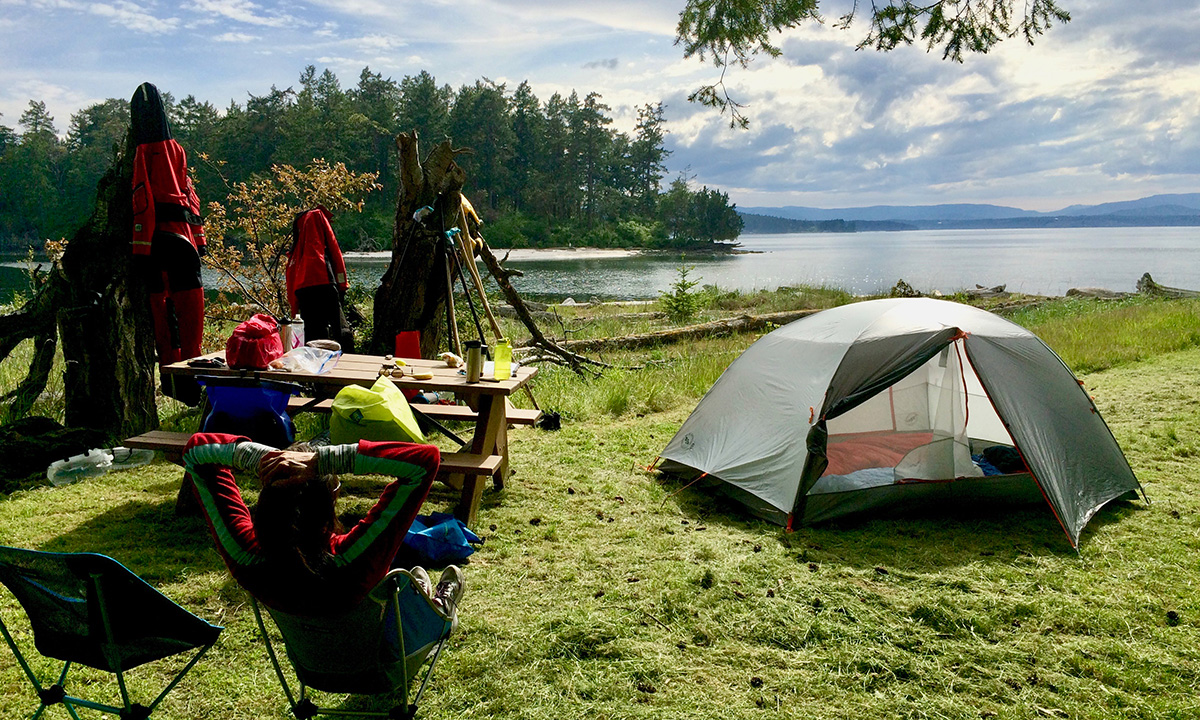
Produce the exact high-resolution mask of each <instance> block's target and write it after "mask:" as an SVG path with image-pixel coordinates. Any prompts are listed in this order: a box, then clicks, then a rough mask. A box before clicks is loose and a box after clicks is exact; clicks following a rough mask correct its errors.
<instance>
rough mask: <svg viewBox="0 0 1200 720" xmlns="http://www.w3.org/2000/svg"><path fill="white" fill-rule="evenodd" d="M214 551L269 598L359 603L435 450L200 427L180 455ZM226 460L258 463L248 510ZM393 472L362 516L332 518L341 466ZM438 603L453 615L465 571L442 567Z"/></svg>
mask: <svg viewBox="0 0 1200 720" xmlns="http://www.w3.org/2000/svg"><path fill="white" fill-rule="evenodd" d="M183 459H184V465H185V466H186V467H187V471H188V473H189V475H190V476H191V478H192V481H193V485H194V486H195V489H196V496H197V498H198V500H199V501H200V505H201V507H202V508H203V511H204V515H205V518H206V520H207V522H208V527H209V531H210V532H211V533H212V536H213V539H214V540H215V541H216V544H217V551H218V552H219V553H220V554H221V557H222V558H223V559H224V560H225V564H226V566H228V568H229V571H230V573H231V574H232V575H233V577H234V579H235V580H237V582H238V584H240V585H241V586H242V587H243V588H245V589H246V591H247V592H249V593H250V594H251V595H253V596H254V597H256V598H257V599H258V600H259V601H260V602H262V603H263V604H264V605H267V606H268V607H272V608H275V609H277V610H280V611H282V612H286V613H290V614H294V615H309V616H318V615H327V614H334V613H337V612H341V611H344V610H348V609H350V608H352V607H354V606H356V605H357V604H358V603H360V602H361V601H362V600H363V599H364V598H365V597H366V596H367V594H368V593H370V591H371V589H372V588H374V587H375V586H376V585H377V584H378V583H379V582H380V581H381V580H382V579H383V577H384V575H386V574H387V572H388V570H389V569H390V568H391V566H392V562H393V559H394V558H395V556H396V552H397V551H398V550H399V549H400V545H401V543H403V542H404V536H405V534H406V533H407V532H408V528H409V526H411V525H412V523H413V520H414V518H416V516H417V511H418V510H419V509H420V507H421V504H422V503H423V502H425V497H426V495H428V493H429V488H430V486H431V485H432V484H433V478H434V476H435V475H436V474H437V469H438V464H439V462H440V460H441V456H440V454H439V452H438V449H437V447H435V446H433V445H417V444H413V443H406V442H373V441H370V440H362V441H360V442H358V443H357V444H348V445H333V446H326V447H319V448H315V449H313V448H307V447H300V448H297V449H289V450H276V449H275V448H272V447H269V446H267V445H261V444H259V443H255V442H252V441H250V440H249V439H248V438H246V437H243V436H239V435H228V434H223V433H197V434H195V435H193V436H192V438H191V440H190V441H189V442H188V444H187V446H186V448H185V449H184V454H183ZM231 468H236V469H239V470H244V471H252V470H257V471H258V476H259V482H260V483H261V487H262V490H261V491H260V493H259V497H258V507H257V508H256V510H255V512H254V513H253V515H252V514H251V512H250V510H249V508H248V507H247V506H246V503H245V501H244V500H243V499H242V495H241V491H240V490H239V489H238V485H237V482H236V481H235V480H234V477H233V472H232V470H231ZM347 472H352V473H356V474H371V475H391V476H393V477H395V478H396V479H395V480H393V481H392V482H390V483H389V484H388V485H387V487H385V488H384V489H383V492H382V494H380V496H379V500H378V501H377V502H376V503H375V506H374V507H372V508H371V511H370V512H368V513H367V516H366V517H365V518H363V519H362V520H360V521H359V522H358V523H357V524H355V525H354V526H353V527H352V528H350V529H349V530H345V529H344V528H343V527H342V525H341V523H340V522H339V521H338V518H337V512H336V502H337V497H338V491H339V490H340V488H341V482H340V481H339V480H338V477H337V475H338V474H339V473H347ZM411 572H412V574H413V576H414V577H415V578H417V581H418V584H419V585H422V590H423V591H425V592H426V594H428V595H430V596H432V597H433V598H434V600H435V603H437V604H439V605H440V606H442V607H443V609H445V610H446V611H447V614H448V615H453V614H455V610H456V609H457V604H458V599H459V597H460V596H461V595H462V590H463V577H462V572H461V571H460V570H459V569H458V568H457V567H454V566H453V565H451V566H449V567H447V568H446V571H445V572H444V573H443V574H442V577H441V581H440V582H439V583H438V587H437V590H436V592H434V591H433V589H432V588H431V587H429V579H428V575H426V573H425V571H424V570H422V569H419V568H414V569H413V570H412V571H411Z"/></svg>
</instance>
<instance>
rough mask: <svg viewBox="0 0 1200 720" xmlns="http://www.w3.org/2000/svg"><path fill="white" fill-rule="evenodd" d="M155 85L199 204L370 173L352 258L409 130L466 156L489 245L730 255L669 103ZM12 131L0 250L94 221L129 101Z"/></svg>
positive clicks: (406, 85)
mask: <svg viewBox="0 0 1200 720" xmlns="http://www.w3.org/2000/svg"><path fill="white" fill-rule="evenodd" d="M133 89H134V88H130V92H131V93H132V92H133ZM159 89H160V90H161V91H162V93H163V96H164V99H165V101H166V103H167V112H168V116H169V119H170V122H171V128H172V131H173V133H174V136H175V139H176V140H178V141H179V142H180V144H181V145H182V146H183V147H184V149H185V150H186V151H187V153H188V158H189V165H190V168H191V172H192V175H193V178H194V180H195V183H196V187H197V191H198V192H199V194H200V197H201V201H202V203H203V204H205V205H207V204H208V203H209V202H212V201H216V202H223V201H224V200H225V196H226V194H227V193H228V187H229V185H230V184H232V183H237V182H252V181H253V180H255V179H256V178H259V177H263V176H265V175H266V174H267V173H268V171H269V170H270V168H271V167H272V166H276V165H291V166H293V167H296V168H304V167H307V166H308V165H309V164H310V163H311V162H312V161H313V160H314V159H317V158H321V159H324V160H327V161H329V162H334V163H344V164H345V166H346V167H347V168H348V169H349V170H352V171H354V172H359V173H365V172H370V173H377V174H378V183H379V188H378V189H377V190H376V191H375V192H372V193H370V194H369V195H368V197H367V198H366V202H365V204H364V206H363V211H362V212H361V213H347V214H343V215H341V216H339V217H336V218H335V221H334V227H335V230H336V231H337V233H338V239H339V241H340V243H341V244H342V246H343V249H346V250H362V251H372V250H386V249H389V247H390V241H391V235H392V226H393V222H394V214H395V212H396V208H395V198H396V192H397V183H398V178H397V173H396V166H395V165H396V146H395V142H394V138H395V136H396V135H397V134H399V133H401V132H408V133H412V132H416V133H417V135H418V137H419V138H420V140H421V145H422V148H423V149H424V151H428V150H429V149H431V148H432V147H433V146H434V145H435V144H436V143H437V142H440V141H441V140H443V139H446V138H449V139H450V140H451V142H452V144H453V146H454V147H455V148H465V149H467V150H468V151H467V152H465V153H464V154H462V155H460V156H459V158H458V163H459V164H460V165H461V166H462V167H463V169H464V170H465V171H466V174H467V182H466V185H465V187H464V193H465V194H466V195H467V197H468V199H469V200H470V201H471V202H472V203H473V204H474V207H475V209H476V211H477V212H478V214H479V215H480V217H481V218H482V219H483V220H484V221H485V225H484V235H485V237H486V238H487V240H488V242H489V243H490V244H491V245H493V246H495V247H501V248H503V247H568V246H576V247H581V246H587V247H626V248H661V249H728V248H730V247H732V246H733V245H732V244H731V243H730V241H733V240H734V239H736V238H737V236H738V233H739V232H740V230H741V227H742V221H741V218H740V217H739V216H738V214H737V211H736V209H735V207H734V206H733V205H731V204H730V203H729V198H728V195H727V194H725V193H723V192H720V191H718V190H712V189H709V188H707V187H702V188H698V189H697V188H694V187H692V186H691V185H689V183H688V181H687V179H686V178H685V177H683V176H679V177H676V178H675V179H674V180H672V181H670V182H667V181H666V179H665V178H666V173H667V171H666V165H665V160H666V158H667V157H668V155H669V151H668V150H667V149H666V148H665V146H664V138H665V134H666V130H665V128H664V119H663V106H662V104H661V103H657V104H648V105H645V106H641V107H638V108H637V121H636V126H635V128H634V130H633V132H632V134H628V133H624V132H620V131H617V130H616V129H614V128H613V126H612V125H613V119H612V117H611V114H610V113H611V108H610V107H609V106H607V105H605V104H604V102H603V99H602V98H601V96H600V95H598V94H596V93H588V94H586V95H584V96H582V97H580V95H579V94H578V93H577V92H572V93H571V94H570V95H569V96H567V97H563V96H562V95H560V94H558V93H555V94H554V95H552V96H551V97H550V98H549V99H546V100H544V101H543V100H541V99H539V98H538V97H537V96H535V95H534V93H533V91H532V89H531V88H530V85H529V83H528V82H522V83H521V84H520V85H518V86H517V87H516V89H515V90H513V89H510V88H508V87H507V86H506V85H505V84H503V83H500V84H498V83H495V82H492V81H491V80H488V79H486V78H485V79H481V80H477V81H476V82H475V83H474V84H472V85H463V86H462V87H460V88H458V89H457V90H455V89H453V88H451V87H450V86H449V85H447V84H442V85H439V84H438V83H437V81H436V80H435V78H434V76H433V75H431V74H430V73H428V72H426V71H422V72H420V73H418V74H416V75H412V76H406V77H404V78H403V79H401V80H400V81H398V82H397V81H395V80H393V79H391V78H384V77H383V76H382V75H380V74H379V73H374V72H372V71H371V70H370V69H369V68H364V69H363V70H362V72H361V73H360V75H359V77H358V82H357V84H355V85H354V86H353V87H348V88H347V87H343V85H342V82H341V81H340V80H339V79H338V77H337V76H336V75H335V74H334V73H333V72H331V71H330V70H328V69H326V70H324V71H322V72H318V71H317V69H316V67H314V66H311V65H310V66H308V67H306V68H305V69H304V71H303V72H302V73H301V74H300V76H299V78H298V82H297V84H296V85H295V86H292V87H288V88H285V89H279V88H277V87H275V86H272V87H271V89H270V91H269V92H267V93H266V94H264V95H253V94H248V98H247V99H246V101H245V103H243V104H239V103H238V102H236V101H235V102H231V103H230V105H229V107H227V108H224V109H223V110H222V109H218V108H217V107H215V106H214V105H212V104H211V103H209V102H202V101H200V100H197V99H196V98H195V97H194V96H193V95H185V96H184V97H183V99H181V100H180V99H176V95H175V94H174V91H175V90H176V89H174V88H168V87H160V88H159ZM9 122H11V119H9V118H4V117H2V116H0V250H6V251H24V250H26V249H27V248H29V247H31V246H32V247H34V248H38V249H40V248H41V246H42V244H43V242H44V241H45V240H48V239H50V240H54V239H58V238H62V237H70V235H71V234H72V233H73V231H74V230H75V228H77V227H78V226H79V225H80V224H81V223H82V222H83V221H84V220H85V219H86V218H87V216H88V214H89V213H90V212H91V209H92V203H93V199H94V196H95V191H96V182H97V180H98V179H99V178H100V176H101V175H102V174H103V173H104V171H105V170H106V169H107V168H108V167H109V166H110V164H111V163H112V162H113V161H114V160H115V158H116V156H117V152H118V150H119V149H120V147H121V146H122V144H123V143H124V141H125V137H126V133H127V131H128V128H129V101H128V100H127V99H109V100H105V101H104V102H101V103H97V104H94V105H91V106H89V107H86V108H84V109H82V110H80V111H78V112H76V113H75V114H73V115H72V116H71V118H70V124H69V125H68V127H67V130H66V133H65V135H60V130H59V129H58V127H56V125H55V118H53V117H52V116H51V115H50V114H49V112H48V111H47V108H46V105H45V103H44V102H41V101H38V100H30V102H29V106H28V108H27V109H26V110H25V112H24V113H22V114H21V116H20V118H18V119H17V122H16V127H15V128H14V127H10V126H9V125H8V123H9Z"/></svg>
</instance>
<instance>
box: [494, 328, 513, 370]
mask: <svg viewBox="0 0 1200 720" xmlns="http://www.w3.org/2000/svg"><path fill="white" fill-rule="evenodd" d="M493 358H494V359H493V360H492V363H493V365H492V366H493V368H494V369H493V371H492V374H493V375H495V377H496V379H497V380H507V379H509V378H510V377H512V345H509V344H508V341H507V340H505V339H504V338H500V339H499V340H497V341H496V348H495V355H494V356H493Z"/></svg>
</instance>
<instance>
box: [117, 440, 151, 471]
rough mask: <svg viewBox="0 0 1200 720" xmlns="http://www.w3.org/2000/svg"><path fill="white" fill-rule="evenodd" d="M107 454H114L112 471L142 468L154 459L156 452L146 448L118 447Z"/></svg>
mask: <svg viewBox="0 0 1200 720" xmlns="http://www.w3.org/2000/svg"><path fill="white" fill-rule="evenodd" d="M107 452H109V453H111V454H112V468H111V469H112V470H128V469H130V468H135V467H141V466H142V465H146V464H148V463H149V462H150V461H151V460H153V459H154V451H153V450H147V449H145V448H127V447H121V446H120V445H118V446H116V447H114V448H113V449H111V450H108V451H107Z"/></svg>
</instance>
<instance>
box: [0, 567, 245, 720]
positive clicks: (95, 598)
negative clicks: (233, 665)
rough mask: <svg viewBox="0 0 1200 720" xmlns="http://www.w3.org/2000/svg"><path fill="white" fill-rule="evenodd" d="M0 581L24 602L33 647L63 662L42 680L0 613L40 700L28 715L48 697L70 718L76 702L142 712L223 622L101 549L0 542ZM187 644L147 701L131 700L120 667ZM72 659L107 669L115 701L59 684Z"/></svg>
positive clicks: (139, 719) (138, 716)
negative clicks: (178, 664) (46, 548)
mask: <svg viewBox="0 0 1200 720" xmlns="http://www.w3.org/2000/svg"><path fill="white" fill-rule="evenodd" d="M0 583H3V584H4V585H5V586H6V587H7V588H8V589H9V590H10V591H11V592H12V594H13V595H15V596H16V598H17V600H18V601H19V602H20V603H21V607H22V608H24V609H25V614H26V615H27V616H28V617H29V623H30V625H31V626H32V629H33V642H34V646H35V647H36V649H37V652H38V653H39V654H41V655H42V656H44V657H48V658H53V659H55V660H61V661H62V662H63V663H64V665H63V667H62V671H61V672H60V673H59V674H58V679H57V680H56V681H54V683H53V684H51V685H43V684H42V682H41V681H39V680H38V678H37V675H36V674H34V672H33V669H32V668H31V667H30V666H29V663H28V662H26V660H25V656H24V655H22V654H21V651H20V649H19V648H18V647H17V643H16V641H15V640H14V639H13V636H12V634H11V633H10V632H9V630H8V628H7V627H6V626H5V625H4V623H3V621H0V633H3V635H4V640H5V641H6V642H7V643H8V646H9V647H10V648H12V651H13V654H14V655H16V656H17V662H18V663H19V664H20V666H21V669H22V670H23V671H24V672H25V675H26V676H27V677H28V678H29V680H30V682H32V683H33V686H34V688H35V689H36V691H37V695H38V699H39V700H40V701H41V706H40V707H38V709H37V711H36V712H34V713H33V715H32V717H33V718H35V719H36V718H38V717H40V716H41V714H42V713H43V712H44V711H45V710H46V708H47V707H49V706H50V705H54V704H57V703H62V704H63V706H65V708H66V710H67V712H68V713H69V714H70V716H71V717H72V718H76V720H78V717H79V715H78V714H77V713H76V711H75V709H76V708H90V709H92V710H98V711H100V712H104V713H111V714H114V715H117V716H119V717H121V718H123V719H125V720H143V719H144V718H147V717H149V716H150V713H151V712H152V711H153V710H154V708H155V707H157V706H158V704H159V702H161V701H162V699H163V698H164V697H166V695H167V693H168V692H170V691H171V689H172V688H174V687H175V685H177V684H178V683H179V681H180V680H182V679H183V676H184V675H186V674H187V672H188V671H189V670H191V669H192V667H193V666H194V665H195V664H196V663H197V662H198V661H199V660H200V658H201V657H203V656H204V653H206V652H207V651H208V649H209V648H210V647H212V646H213V643H215V642H216V641H217V636H219V635H220V634H221V630H222V628H221V627H220V626H217V625H212V624H210V623H208V622H206V621H205V620H202V619H201V618H199V617H196V616H195V615H193V614H191V613H190V612H188V611H187V610H184V609H183V608H182V607H180V606H179V605H176V604H175V603H174V602H173V601H172V600H171V599H170V598H168V597H167V596H166V595H163V594H162V593H160V592H159V591H158V590H155V589H154V588H153V587H151V586H150V585H148V584H146V582H145V581H144V580H142V579H141V578H139V577H138V576H137V575H134V574H133V573H132V572H130V571H129V570H128V569H127V568H126V567H125V566H124V565H122V564H121V563H119V562H117V561H116V560H113V559H112V558H110V557H107V556H105V555H97V554H95V553H49V552H39V551H36V550H23V549H20V548H12V547H0ZM189 651H196V652H195V654H194V656H193V657H192V658H191V660H190V661H188V663H187V664H186V665H185V666H184V668H183V669H182V670H180V671H179V673H178V674H176V675H175V677H174V678H173V679H172V680H171V682H170V684H168V685H167V687H166V688H165V689H164V690H163V691H162V692H161V693H160V694H159V695H158V697H156V698H155V699H154V701H153V702H151V703H150V704H149V705H140V704H137V703H133V702H131V701H130V699H129V693H128V691H127V690H126V687H125V672H126V671H127V670H129V669H131V668H135V667H137V666H138V665H142V664H145V663H148V662H153V661H155V660H161V659H163V658H166V657H170V656H172V655H177V654H179V653H184V652H189ZM72 663H78V664H80V665H86V666H88V667H92V668H96V669H97V670H102V671H105V672H110V673H114V674H115V675H116V676H117V685H118V686H119V687H120V690H121V705H120V706H116V705H108V704H105V703H99V702H93V701H91V700H84V699H83V698H79V697H75V696H74V695H69V694H68V693H67V691H66V688H65V684H66V680H67V672H68V670H70V668H71V664H72Z"/></svg>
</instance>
